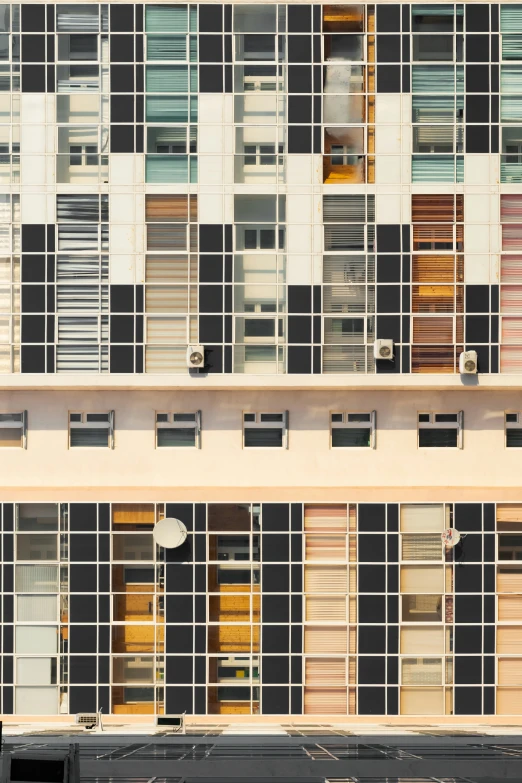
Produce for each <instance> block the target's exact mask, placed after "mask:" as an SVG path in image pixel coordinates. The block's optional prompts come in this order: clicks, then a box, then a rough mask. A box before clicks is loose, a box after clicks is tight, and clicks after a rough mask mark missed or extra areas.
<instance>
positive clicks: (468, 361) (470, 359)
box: [459, 351, 478, 375]
mask: <svg viewBox="0 0 522 783" xmlns="http://www.w3.org/2000/svg"><path fill="white" fill-rule="evenodd" d="M477 369H478V363H477V352H476V351H462V353H461V354H460V356H459V372H460V374H461V375H476V373H477Z"/></svg>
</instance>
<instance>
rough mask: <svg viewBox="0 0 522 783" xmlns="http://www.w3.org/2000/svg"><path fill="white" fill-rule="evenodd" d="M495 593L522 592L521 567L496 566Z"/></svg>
mask: <svg viewBox="0 0 522 783" xmlns="http://www.w3.org/2000/svg"><path fill="white" fill-rule="evenodd" d="M497 593H522V569H521V568H516V569H511V568H504V567H502V566H497ZM521 619H522V618H521Z"/></svg>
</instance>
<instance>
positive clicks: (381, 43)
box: [377, 35, 401, 92]
mask: <svg viewBox="0 0 522 783" xmlns="http://www.w3.org/2000/svg"><path fill="white" fill-rule="evenodd" d="M400 61H401V37H400V35H378V36H377V62H378V63H400ZM379 92H382V90H380V91H379Z"/></svg>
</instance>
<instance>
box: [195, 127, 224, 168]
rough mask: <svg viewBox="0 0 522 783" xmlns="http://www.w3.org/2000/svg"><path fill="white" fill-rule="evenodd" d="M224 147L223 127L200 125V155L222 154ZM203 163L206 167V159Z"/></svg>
mask: <svg viewBox="0 0 522 783" xmlns="http://www.w3.org/2000/svg"><path fill="white" fill-rule="evenodd" d="M223 146H224V145H223V126H222V125H200V126H199V127H198V154H203V153H205V152H214V153H216V152H217V153H222V152H224V149H223ZM202 163H203V165H204V159H203V160H202Z"/></svg>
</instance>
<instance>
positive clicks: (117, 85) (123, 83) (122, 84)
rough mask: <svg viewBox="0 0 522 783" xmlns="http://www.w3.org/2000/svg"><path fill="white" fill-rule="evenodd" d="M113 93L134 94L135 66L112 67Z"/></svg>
mask: <svg viewBox="0 0 522 783" xmlns="http://www.w3.org/2000/svg"><path fill="white" fill-rule="evenodd" d="M131 40H132V39H131ZM111 91H112V92H134V66H132V65H111Z"/></svg>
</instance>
